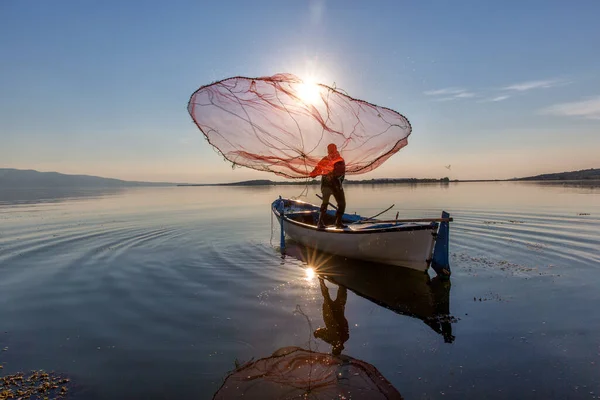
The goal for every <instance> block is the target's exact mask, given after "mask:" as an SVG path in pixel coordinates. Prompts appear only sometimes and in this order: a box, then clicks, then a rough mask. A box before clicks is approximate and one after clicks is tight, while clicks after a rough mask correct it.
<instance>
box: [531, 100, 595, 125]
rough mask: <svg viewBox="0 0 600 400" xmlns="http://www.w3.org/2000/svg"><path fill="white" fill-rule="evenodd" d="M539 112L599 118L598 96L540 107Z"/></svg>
mask: <svg viewBox="0 0 600 400" xmlns="http://www.w3.org/2000/svg"><path fill="white" fill-rule="evenodd" d="M540 112H541V114H545V115H558V116H564V117H582V118H586V119H596V120H600V96H597V97H592V98H589V99H587V100H582V101H575V102H572V103H561V104H555V105H553V106H550V107H547V108H544V109H542V110H541V111H540Z"/></svg>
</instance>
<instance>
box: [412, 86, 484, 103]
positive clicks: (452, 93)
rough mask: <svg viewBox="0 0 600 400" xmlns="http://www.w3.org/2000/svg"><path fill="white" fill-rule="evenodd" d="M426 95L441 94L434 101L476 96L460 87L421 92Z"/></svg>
mask: <svg viewBox="0 0 600 400" xmlns="http://www.w3.org/2000/svg"><path fill="white" fill-rule="evenodd" d="M423 93H424V94H425V95H427V96H443V97H438V98H436V99H435V101H451V100H456V99H468V98H471V97H475V96H477V95H476V94H475V93H472V92H469V91H467V89H461V88H444V89H436V90H428V91H426V92H423Z"/></svg>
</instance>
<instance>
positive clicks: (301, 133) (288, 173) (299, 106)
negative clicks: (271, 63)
mask: <svg viewBox="0 0 600 400" xmlns="http://www.w3.org/2000/svg"><path fill="white" fill-rule="evenodd" d="M188 111H189V113H190V115H191V116H192V118H193V120H194V122H195V123H196V125H197V126H198V128H199V129H200V130H201V131H202V133H204V135H205V137H206V139H207V140H208V141H209V143H210V144H212V145H213V146H214V147H215V148H216V149H217V150H218V151H219V152H220V153H221V154H222V155H223V156H224V157H225V158H226V159H227V160H229V161H231V162H232V163H233V164H234V165H240V166H245V167H248V168H252V169H255V170H259V171H267V172H273V173H275V174H277V175H280V176H284V177H287V178H304V177H308V176H309V175H310V172H311V171H312V170H313V169H314V167H315V166H316V165H317V164H318V163H319V161H320V160H321V159H322V157H323V156H326V155H327V146H328V145H329V144H330V143H333V144H335V145H336V146H337V149H338V151H339V152H340V154H341V156H342V157H343V158H344V159H345V162H346V174H347V175H353V174H362V173H366V172H369V171H372V170H374V169H375V168H377V167H378V166H380V165H381V164H382V163H383V162H385V161H386V160H387V159H388V158H390V157H391V156H392V155H393V154H395V153H396V152H398V151H399V150H400V149H401V148H403V147H404V146H406V145H407V144H408V136H409V135H410V133H411V125H410V123H409V121H408V120H407V119H406V118H405V117H404V116H403V115H401V114H399V113H398V112H396V111H394V110H391V109H389V108H385V107H379V106H376V105H374V104H371V103H368V102H366V101H362V100H358V99H354V98H352V97H350V96H348V95H347V94H345V93H342V92H341V91H339V90H337V89H334V88H332V87H329V86H326V85H323V84H313V83H308V82H304V81H302V80H301V79H300V78H298V77H296V76H294V75H292V74H278V75H274V76H271V77H262V78H246V77H234V78H229V79H225V80H222V81H219V82H215V83H212V84H210V85H206V86H202V87H201V88H199V89H198V90H197V91H196V92H194V93H193V94H192V96H191V98H190V101H189V103H188Z"/></svg>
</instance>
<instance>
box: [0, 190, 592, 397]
mask: <svg viewBox="0 0 600 400" xmlns="http://www.w3.org/2000/svg"><path fill="white" fill-rule="evenodd" d="M302 189H303V188H302V187H300V186H287V187H282V186H280V187H255V188H243V187H170V188H139V189H125V190H121V189H119V190H109V191H101V190H89V191H86V190H78V191H73V190H63V191H56V190H51V191H48V190H45V191H34V190H21V191H12V190H6V189H4V190H2V189H0V347H1V348H2V349H4V351H2V352H0V364H1V365H3V369H2V370H0V375H2V374H10V373H14V372H17V371H29V370H32V369H44V370H48V371H56V372H59V373H62V374H66V375H68V376H70V378H71V382H72V384H73V389H72V390H71V396H72V397H73V398H83V399H90V398H99V399H121V398H123V399H124V398H148V399H150V398H212V397H213V395H214V394H215V393H216V392H217V390H218V389H219V388H220V387H221V385H222V384H223V382H224V379H225V378H226V377H227V374H228V373H229V372H231V371H232V370H233V369H234V368H235V367H236V365H240V364H243V363H245V362H248V361H250V360H253V359H254V360H258V359H261V358H264V357H268V356H270V355H271V354H272V353H273V352H275V351H277V350H278V349H281V348H285V347H289V346H297V347H301V348H304V349H310V350H312V351H317V352H322V353H331V352H332V350H333V346H332V344H330V343H328V342H327V340H328V338H327V337H326V336H324V338H325V340H324V339H323V338H322V337H316V336H315V335H314V334H313V332H314V331H315V330H317V329H318V328H324V327H326V326H330V325H328V323H331V319H332V318H333V319H335V320H336V321H337V323H338V325H337V326H338V327H339V326H341V325H342V326H343V325H344V319H345V321H347V324H348V335H347V336H343V335H342V336H339V335H338V336H339V337H341V341H342V342H343V349H342V350H341V353H342V355H345V356H350V357H352V358H354V359H357V360H361V361H362V362H365V363H368V364H370V365H372V366H373V367H375V368H376V369H377V370H378V371H379V372H380V373H381V375H382V376H383V377H385V379H387V380H388V381H389V382H390V383H391V384H392V385H393V386H394V388H395V389H396V390H397V391H398V392H399V393H400V394H401V395H402V396H403V397H404V398H406V399H441V398H443V399H448V398H450V399H463V398H489V399H505V398H540V399H541V398H544V399H547V398H556V399H565V398H573V399H580V398H581V399H588V398H600V383H599V382H600V334H599V333H598V332H599V331H600V307H598V304H600V290H599V288H600V188H598V187H597V186H596V187H594V186H581V185H577V184H561V185H541V184H536V183H452V184H450V185H445V186H440V185H415V186H409V185H394V186H391V185H389V186H371V185H364V186H348V187H347V189H346V191H347V199H348V211H351V212H353V211H356V212H358V213H360V214H363V215H372V214H376V213H377V212H379V211H380V210H383V209H385V208H386V207H388V206H390V205H391V204H395V207H394V208H393V209H392V210H390V211H389V212H388V213H386V214H385V215H383V216H382V217H390V218H391V217H394V216H395V215H396V212H399V213H400V216H401V217H423V216H430V217H438V216H439V215H440V213H441V211H442V210H446V211H448V212H450V214H451V215H452V216H453V217H454V222H453V223H452V225H451V233H450V253H451V267H452V271H453V275H452V279H451V283H450V284H448V283H443V282H438V281H437V280H436V279H433V280H431V279H430V278H429V277H428V276H426V275H423V274H414V273H409V272H406V271H403V270H402V269H390V268H385V267H383V266H378V265H373V264H361V263H357V262H350V261H347V260H343V259H336V258H331V259H326V258H324V257H322V255H318V254H307V253H306V252H303V251H301V249H298V248H297V247H295V246H293V245H290V246H289V254H287V255H286V256H284V257H282V255H281V254H280V252H279V248H278V246H279V243H278V237H279V236H278V234H279V232H278V229H277V226H272V219H271V214H270V209H269V205H270V203H271V201H272V200H274V199H275V198H276V197H277V196H278V195H280V194H281V195H283V196H299V195H301V194H302ZM314 193H315V192H314V188H311V189H310V190H309V192H308V194H307V195H306V198H305V199H306V200H309V201H312V202H318V199H317V198H316V197H315V195H314ZM309 268H313V269H317V274H316V275H313V274H312V273H311V270H310V269H309ZM319 276H322V277H324V278H325V279H324V280H323V281H320V280H319V279H318V277H319ZM432 277H433V276H432ZM325 288H326V290H325ZM344 293H345V294H346V295H347V300H346V303H345V307H342V308H341V309H340V307H338V308H336V310H337V311H335V312H333V313H332V312H330V311H327V310H328V309H327V307H324V303H327V304H330V303H328V302H327V300H328V299H329V297H328V296H331V300H335V299H336V296H337V295H339V297H340V299H341V298H343V296H344ZM336 304H337V305H338V306H339V305H340V303H339V302H338V303H336ZM324 309H325V312H324ZM332 315H333V316H332ZM340 315H341V316H340ZM340 321H341V322H340ZM340 324H341V325H340ZM342 330H343V329H342ZM321 331H323V330H321ZM329 342H332V340H331V339H329Z"/></svg>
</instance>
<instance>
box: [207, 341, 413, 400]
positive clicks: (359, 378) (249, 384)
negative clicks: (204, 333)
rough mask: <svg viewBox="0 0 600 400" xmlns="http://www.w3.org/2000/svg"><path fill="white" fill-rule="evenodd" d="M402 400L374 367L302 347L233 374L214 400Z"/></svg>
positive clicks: (288, 349) (279, 352) (287, 350)
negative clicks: (239, 398) (234, 399)
mask: <svg viewBox="0 0 600 400" xmlns="http://www.w3.org/2000/svg"><path fill="white" fill-rule="evenodd" d="M241 396H243V398H246V399H306V398H310V399H338V398H340V399H344V398H346V399H351V398H352V399H402V396H400V393H398V391H397V390H396V389H395V388H394V387H393V386H392V385H391V384H390V383H389V382H388V381H387V380H386V379H385V378H384V377H383V376H382V375H381V374H380V373H379V371H377V369H376V368H375V367H373V366H372V365H370V364H367V363H365V362H363V361H360V360H356V359H354V358H352V357H348V356H333V355H330V354H324V353H316V352H312V351H309V350H305V349H302V348H299V347H285V348H282V349H279V350H278V351H276V352H275V353H273V355H272V356H271V357H267V358H263V359H260V360H258V361H255V362H251V363H248V364H246V365H243V366H241V367H239V368H238V369H236V370H235V371H234V372H232V373H231V374H230V375H229V376H228V377H227V379H226V380H225V382H224V383H223V385H222V386H221V388H220V389H219V391H218V392H217V393H215V396H214V399H231V398H238V397H241Z"/></svg>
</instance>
